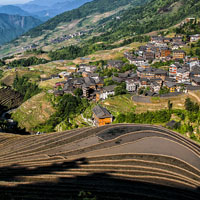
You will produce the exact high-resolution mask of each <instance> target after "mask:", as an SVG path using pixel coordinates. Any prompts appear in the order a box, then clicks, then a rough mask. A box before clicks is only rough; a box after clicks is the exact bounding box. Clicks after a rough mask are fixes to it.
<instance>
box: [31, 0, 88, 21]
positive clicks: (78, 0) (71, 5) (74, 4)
mask: <svg viewBox="0 0 200 200" xmlns="http://www.w3.org/2000/svg"><path fill="white" fill-rule="evenodd" d="M90 1H92V0H71V1H69V0H68V1H66V0H65V1H63V2H58V3H55V4H53V5H52V6H50V7H49V8H48V9H46V10H43V11H40V12H36V13H35V14H37V15H38V16H40V17H41V16H48V17H50V18H51V17H54V16H56V15H58V14H60V13H63V12H66V11H69V10H73V9H75V8H78V7H80V6H82V5H83V4H85V3H87V2H90Z"/></svg>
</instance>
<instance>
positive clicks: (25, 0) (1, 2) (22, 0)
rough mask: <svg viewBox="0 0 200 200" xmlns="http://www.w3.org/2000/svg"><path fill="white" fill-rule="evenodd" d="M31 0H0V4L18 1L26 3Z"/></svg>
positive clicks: (16, 2)
mask: <svg viewBox="0 0 200 200" xmlns="http://www.w3.org/2000/svg"><path fill="white" fill-rule="evenodd" d="M29 1H31V0H0V5H9V4H18V3H20V4H21V3H27V2H29Z"/></svg>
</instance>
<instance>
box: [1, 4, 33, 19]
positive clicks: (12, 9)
mask: <svg viewBox="0 0 200 200" xmlns="http://www.w3.org/2000/svg"><path fill="white" fill-rule="evenodd" d="M0 13H4V14H8V15H20V16H31V14H30V13H28V12H26V11H24V10H22V9H21V8H19V7H17V6H13V5H7V6H1V7H0Z"/></svg>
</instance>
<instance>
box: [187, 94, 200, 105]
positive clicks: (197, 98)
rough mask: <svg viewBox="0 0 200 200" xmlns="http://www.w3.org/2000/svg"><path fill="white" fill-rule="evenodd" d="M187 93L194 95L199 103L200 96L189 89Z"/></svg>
mask: <svg viewBox="0 0 200 200" xmlns="http://www.w3.org/2000/svg"><path fill="white" fill-rule="evenodd" d="M188 94H189V95H191V96H192V97H194V98H195V99H196V100H197V101H198V102H199V103H200V98H199V97H198V96H197V95H196V94H195V93H193V92H191V91H189V92H188Z"/></svg>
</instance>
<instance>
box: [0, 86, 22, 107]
mask: <svg viewBox="0 0 200 200" xmlns="http://www.w3.org/2000/svg"><path fill="white" fill-rule="evenodd" d="M22 102H23V97H22V96H21V95H20V94H19V93H18V92H15V91H13V90H12V89H10V88H3V89H0V105H2V106H5V107H7V108H8V109H12V108H16V107H18V106H19V105H21V103H22Z"/></svg>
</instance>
